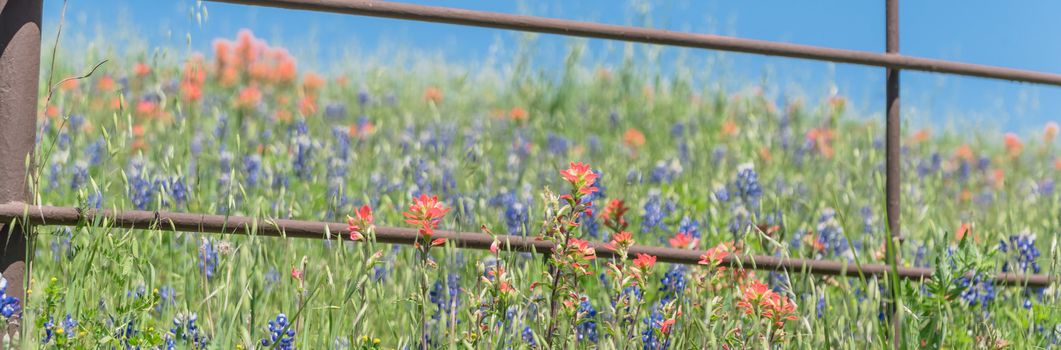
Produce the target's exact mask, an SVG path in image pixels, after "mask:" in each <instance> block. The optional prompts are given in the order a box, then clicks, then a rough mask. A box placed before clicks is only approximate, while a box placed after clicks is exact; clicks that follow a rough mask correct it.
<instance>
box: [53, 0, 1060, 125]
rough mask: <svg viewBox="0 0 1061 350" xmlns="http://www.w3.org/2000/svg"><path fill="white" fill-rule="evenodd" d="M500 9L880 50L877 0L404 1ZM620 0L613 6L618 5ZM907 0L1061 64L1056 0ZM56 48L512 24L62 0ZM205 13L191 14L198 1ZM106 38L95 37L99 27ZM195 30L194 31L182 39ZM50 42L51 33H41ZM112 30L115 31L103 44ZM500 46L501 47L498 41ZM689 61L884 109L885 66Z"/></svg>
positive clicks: (435, 38)
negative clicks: (126, 40)
mask: <svg viewBox="0 0 1061 350" xmlns="http://www.w3.org/2000/svg"><path fill="white" fill-rule="evenodd" d="M405 2H410V3H421V4H431V5H440V6H453V7H460V8H467V9H476V10H487V11H496V12H506V13H519V14H531V15H538V16H548V17H557V18H566V19H576V20H586V21H594V22H603V23H612V24H624V25H638V26H652V27H655V28H664V29H670V30H681V31H689V32H699V33H711V34H721V35H731V36H738V37H743V38H754V39H764V40H774V41H784V42H792V43H799V44H808V45H819V46H829V47H836V48H844V49H854V50H865V51H882V50H883V48H884V4H883V3H884V2H883V0H878V1H840V0H828V1H800V2H796V1H783V0H766V1H713V0H678V1H666V2H664V1H657V2H648V1H630V0H611V1H608V0H588V1H578V2H572V1H563V0H538V1H497V0H493V1H486V0H481V1H471V0H449V1H423V0H419V1H413V0H408V1H405ZM616 4H618V5H616ZM1011 5H1013V4H1012V3H1009V2H1002V1H957V0H940V1H911V0H906V1H904V2H902V3H901V7H900V28H901V35H900V38H901V51H902V53H903V54H907V55H914V56H922V57H931V58H942V59H949V60H958V61H962V62H970V63H980V64H990V65H998V66H1006V67H1014V68H1022V69H1031V70H1040V71H1046V72H1061V40H1058V39H1057V38H1058V36H1059V34H1061V21H1058V20H1057V19H1056V14H1061V2H1053V1H1037V2H1022V3H1020V6H1011ZM62 6H63V2H62V1H60V0H45V9H44V11H45V15H44V21H45V33H46V34H47V33H54V27H55V25H56V24H57V23H58V21H59V14H60V12H61V9H62ZM68 6H69V7H68V10H67V18H66V29H64V30H65V31H66V33H67V35H66V36H64V42H63V43H64V47H65V48H67V49H68V50H76V49H77V48H78V47H85V45H87V43H88V42H91V41H96V42H97V44H98V43H99V42H100V41H102V42H103V43H104V44H105V45H107V44H109V45H116V46H120V45H123V44H121V43H119V41H118V39H112V38H119V37H133V38H135V39H136V40H137V41H141V42H143V43H144V44H146V45H148V46H150V47H159V46H161V47H170V48H176V49H177V51H178V52H186V51H187V50H200V51H205V50H207V49H208V48H209V45H210V43H211V41H212V40H213V39H214V38H217V37H227V38H231V37H234V36H235V33H236V32H237V31H238V30H239V29H240V28H250V29H252V30H253V31H254V32H255V33H256V34H257V35H258V36H259V37H263V38H265V39H266V40H268V41H269V42H270V43H271V44H281V45H284V46H287V47H289V48H291V49H292V51H293V52H294V53H295V55H296V56H297V58H298V59H299V62H300V65H301V66H304V67H305V66H309V67H313V68H316V69H318V70H327V68H328V67H334V66H335V65H338V64H342V62H345V61H344V60H341V59H342V58H347V57H350V53H354V54H355V55H356V54H357V53H368V54H373V53H378V52H394V51H402V50H407V51H410V52H418V53H421V54H433V55H441V56H442V57H444V58H445V59H446V60H447V61H449V62H458V63H467V64H473V63H482V62H491V61H493V62H505V59H507V58H508V57H510V56H511V53H512V51H514V50H515V48H516V42H517V41H519V39H520V38H521V35H520V34H518V33H516V32H510V31H501V30H494V29H483V28H470V27H460V26H454V25H445V24H433V23H419V22H411V21H401V20H392V19H378V18H368V17H358V16H343V15H333V14H321V13H313V12H301V11H288V10H280V9H271V8H260V7H248V6H241V5H229V4H217V3H204V4H202V5H201V6H204V7H205V8H206V10H205V11H203V10H201V9H197V7H198V6H200V5H199V4H197V3H196V2H195V1H191V0H177V1H164V0H69V4H68ZM204 13H205V14H206V16H205V19H204V20H203V21H201V22H200V21H197V20H196V17H195V15H194V14H200V15H201V14H204ZM101 38H102V39H101ZM189 39H190V40H189ZM45 41H46V42H47V43H46V44H45V45H46V46H50V40H48V39H46V40H45ZM108 41H114V43H107V42H108ZM569 43H570V39H566V38H563V37H559V36H553V35H542V36H539V37H538V39H537V41H536V46H535V47H536V48H538V50H537V57H536V61H537V62H538V63H537V64H538V65H539V67H540V68H541V69H546V70H548V69H550V67H556V66H557V65H559V64H560V63H561V62H562V61H563V58H564V53H565V52H566V47H567V45H568V44H569ZM587 45H588V48H589V49H590V51H591V52H590V53H589V57H590V58H589V59H587V62H593V61H600V62H604V63H606V64H607V63H614V62H617V60H618V58H620V57H621V52H622V47H623V46H622V45H621V44H620V43H617V42H611V41H605V40H589V41H588V42H587ZM499 52H500V53H499ZM682 55H684V56H685V57H687V62H694V63H700V62H706V61H707V60H708V59H712V60H714V61H715V62H717V63H716V64H715V65H713V66H712V67H713V69H712V70H711V74H710V76H711V79H713V80H717V81H718V82H719V83H720V84H722V85H724V86H726V87H727V89H730V90H731V91H732V90H738V89H741V88H744V87H748V86H752V85H757V84H759V83H760V82H762V81H764V80H765V81H766V82H767V86H768V87H769V88H768V90H767V91H768V93H770V94H771V95H773V96H785V95H789V96H802V97H803V98H804V99H806V100H811V101H817V100H819V99H821V98H822V97H823V96H825V95H827V94H828V93H829V92H830V91H831V90H833V89H834V88H835V90H836V91H838V92H839V93H840V94H842V95H845V96H848V97H849V98H850V99H851V102H852V105H853V106H854V107H855V109H856V110H857V111H859V112H860V114H865V115H871V116H875V117H880V116H881V110H882V108H883V100H884V97H883V94H884V90H883V82H884V72H883V69H881V68H872V67H860V66H852V65H840V64H830V63H823V62H814V61H805V60H795V59H785V58H772V57H763V56H756V55H747V54H735V53H720V52H715V51H706V50H685V49H674V48H665V49H663V50H662V59H660V60H659V61H660V64H659V66H658V67H657V68H656V69H659V70H660V71H662V72H671V71H670V70H668V67H669V66H670V63H672V62H673V60H674V59H675V58H677V57H679V56H682ZM902 89H903V90H902V92H903V93H902V99H903V113H904V119H906V120H907V121H908V122H909V123H910V124H911V125H914V126H921V125H926V124H931V125H934V127H936V128H939V127H955V125H961V126H963V127H966V126H967V125H969V121H971V122H972V123H973V124H972V125H976V126H978V127H980V128H985V129H986V128H992V129H1001V130H1006V131H1018V132H1025V133H1027V132H1034V131H1037V130H1039V129H1040V128H1041V127H1042V125H1043V124H1044V123H1046V122H1047V121H1051V120H1054V121H1056V120H1061V88H1057V87H1048V86H1037V85H1028V84H1019V83H1012V82H1004V81H996V80H986V79H979V78H966V77H957V76H945V75H937V74H928V73H917V72H905V73H904V74H903V76H902Z"/></svg>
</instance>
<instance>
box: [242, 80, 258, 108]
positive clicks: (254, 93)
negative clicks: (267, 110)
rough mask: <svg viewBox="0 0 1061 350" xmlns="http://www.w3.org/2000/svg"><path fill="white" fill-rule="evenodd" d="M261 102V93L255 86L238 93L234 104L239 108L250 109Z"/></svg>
mask: <svg viewBox="0 0 1061 350" xmlns="http://www.w3.org/2000/svg"><path fill="white" fill-rule="evenodd" d="M261 100H262V91H261V90H258V87H257V86H256V85H250V86H247V87H245V88H243V89H242V90H240V91H239V97H238V99H237V100H236V104H237V105H238V106H239V107H243V108H251V107H255V106H257V105H258V103H259V102H261Z"/></svg>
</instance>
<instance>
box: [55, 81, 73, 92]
mask: <svg viewBox="0 0 1061 350" xmlns="http://www.w3.org/2000/svg"><path fill="white" fill-rule="evenodd" d="M59 89H60V90H63V91H70V90H74V89H77V79H70V80H66V81H63V83H62V84H59Z"/></svg>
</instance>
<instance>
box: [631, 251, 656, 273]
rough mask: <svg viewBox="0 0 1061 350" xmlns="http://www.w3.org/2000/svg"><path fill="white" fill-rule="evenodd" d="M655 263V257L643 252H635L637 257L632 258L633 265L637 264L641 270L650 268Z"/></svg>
mask: <svg viewBox="0 0 1061 350" xmlns="http://www.w3.org/2000/svg"><path fill="white" fill-rule="evenodd" d="M654 265H656V257H655V256H652V255H648V254H644V253H637V258H634V266H637V268H638V269H640V270H641V271H649V270H652V266H654Z"/></svg>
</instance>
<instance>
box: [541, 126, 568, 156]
mask: <svg viewBox="0 0 1061 350" xmlns="http://www.w3.org/2000/svg"><path fill="white" fill-rule="evenodd" d="M546 144H547V145H548V148H549V152H550V153H552V154H553V155H556V156H566V155H567V151H568V149H569V148H571V141H568V140H567V138H564V137H563V136H560V135H557V134H554V133H551V132H550V133H549V135H548V136H547V139H546Z"/></svg>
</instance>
